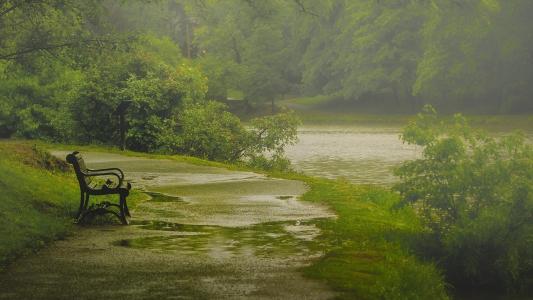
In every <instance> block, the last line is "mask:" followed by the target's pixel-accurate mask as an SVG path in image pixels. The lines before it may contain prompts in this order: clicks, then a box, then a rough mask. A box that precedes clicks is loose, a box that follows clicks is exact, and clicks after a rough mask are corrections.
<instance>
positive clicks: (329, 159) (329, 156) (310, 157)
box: [286, 126, 533, 185]
mask: <svg viewBox="0 0 533 300" xmlns="http://www.w3.org/2000/svg"><path fill="white" fill-rule="evenodd" d="M401 130H402V127H384V126H381V127H379V126H377V127H370V126H367V127H364V126H351V127H350V126H304V127H301V128H300V129H299V130H298V138H299V142H298V143H297V144H296V145H293V146H290V147H287V149H286V150H287V156H288V158H289V159H290V160H291V162H292V164H293V167H294V168H295V169H296V170H298V171H302V172H303V173H306V174H309V175H315V176H320V177H326V178H332V179H334V178H344V179H346V180H349V181H351V182H354V183H362V184H384V185H391V184H393V183H395V182H396V181H397V180H398V178H397V177H395V176H394V175H393V169H394V167H396V166H398V165H400V164H401V163H402V162H403V161H406V160H412V159H416V158H420V157H421V156H422V148H421V147H418V146H414V145H407V144H404V143H402V141H401V140H400V132H401ZM517 130H519V131H521V132H522V133H523V134H524V135H525V138H526V142H527V143H533V128H518V129H517ZM512 131H513V130H510V129H497V128H496V129H494V128H493V129H491V130H489V133H490V134H491V135H493V136H495V137H501V136H503V135H507V134H509V133H511V132H512Z"/></svg>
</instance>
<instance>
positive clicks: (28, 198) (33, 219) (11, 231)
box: [0, 142, 79, 267]
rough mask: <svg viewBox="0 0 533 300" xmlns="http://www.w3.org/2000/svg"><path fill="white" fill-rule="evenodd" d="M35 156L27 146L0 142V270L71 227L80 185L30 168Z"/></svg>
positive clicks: (35, 168) (62, 177)
mask: <svg viewBox="0 0 533 300" xmlns="http://www.w3.org/2000/svg"><path fill="white" fill-rule="evenodd" d="M32 155H33V153H32V151H31V148H30V147H28V146H20V145H16V144H13V143H8V142H1V143H0V187H1V190H2V193H0V215H1V216H2V217H1V218H0V236H1V237H2V239H0V267H1V266H5V265H6V264H7V263H8V262H10V261H11V260H12V259H14V258H15V257H17V256H19V255H21V254H23V253H25V252H28V251H31V250H36V249H39V248H40V247H42V246H43V245H44V244H45V243H47V242H50V241H52V240H54V239H58V238H62V237H64V236H65V235H66V234H67V233H68V232H69V230H70V228H71V225H70V224H71V223H72V222H71V221H70V220H69V217H70V216H72V214H73V212H74V210H75V207H76V205H77V203H76V201H77V200H78V197H79V192H78V190H77V186H76V185H75V183H74V182H73V181H72V180H71V178H68V177H66V176H65V175H64V174H60V173H57V172H56V173H53V172H51V171H47V170H45V169H42V168H37V167H36V166H35V165H34V166H30V165H31V164H32V162H31V161H30V160H29V159H28V158H29V157H31V156H32ZM23 160H26V162H27V163H26V164H24V163H23V162H22V161H23ZM28 164H30V165H28Z"/></svg>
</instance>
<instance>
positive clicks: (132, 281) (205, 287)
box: [0, 151, 334, 299]
mask: <svg viewBox="0 0 533 300" xmlns="http://www.w3.org/2000/svg"><path fill="white" fill-rule="evenodd" d="M54 154H55V155H57V156H59V157H64V156H65V155H66V152H59V151H58V152H55V153H54ZM82 154H83V155H84V157H85V160H86V162H87V164H88V166H89V167H91V168H103V167H109V166H113V167H119V168H122V169H123V170H124V171H125V173H126V177H127V178H130V179H132V181H133V184H134V186H135V187H137V188H142V189H143V190H144V191H145V192H146V195H147V198H148V199H147V200H146V201H143V202H141V203H140V204H139V205H137V207H136V208H135V210H134V211H132V214H133V217H134V218H133V220H132V224H131V226H104V227H101V226H100V227H98V226H88V227H84V228H81V229H80V230H79V231H78V232H77V233H76V236H73V237H71V238H69V239H67V240H65V241H59V242H56V243H55V244H54V245H52V246H51V247H50V248H48V249H45V250H44V251H42V252H41V253H39V254H38V255H36V256H34V257H29V258H27V259H24V260H21V261H19V262H18V263H17V264H16V266H13V267H12V268H11V269H10V270H9V271H8V273H9V274H10V276H9V277H6V276H4V277H0V299H12V298H35V297H37V298H43V297H39V295H41V296H42V295H46V296H44V298H53V299H57V298H64V299H72V298H78V299H80V298H81V299H83V298H85V299H91V298H102V297H107V298H124V297H127V298H129V299H141V298H142V299H152V298H153V299H166V298H169V299H170V298H172V299H175V298H178V299H183V298H185V299H191V298H194V299H197V298H216V299H220V298H228V299H235V298H284V299H303V298H305V299H325V298H331V297H333V296H334V293H332V292H331V291H330V290H328V288H327V287H326V286H324V285H323V284H322V283H319V282H316V281H312V280H310V279H307V278H304V277H303V276H302V275H301V274H300V273H299V272H298V269H299V268H301V267H303V266H306V265H308V264H310V263H311V261H312V260H314V259H317V258H318V257H320V256H321V255H323V253H322V251H323V250H322V249H324V247H323V244H322V241H320V230H319V229H318V227H316V226H315V223H316V222H319V221H320V220H321V219H323V218H329V217H334V216H333V215H332V214H331V213H330V212H329V211H328V210H327V209H325V208H324V207H321V206H318V205H314V204H310V203H305V202H301V201H299V200H298V199H297V198H298V196H299V195H301V194H302V193H304V192H305V190H306V187H305V185H304V184H303V183H301V182H299V181H290V180H280V179H272V178H268V177H265V176H263V175H260V174H255V173H251V172H234V171H228V170H224V169H220V168H213V167H205V166H194V165H190V164H187V163H181V162H174V161H168V160H149V159H144V158H135V157H126V156H120V155H115V154H101V153H82ZM102 284H104V285H105V286H106V288H103V286H102ZM6 287H9V288H6ZM107 287H110V288H107Z"/></svg>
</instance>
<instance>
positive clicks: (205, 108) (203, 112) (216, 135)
mask: <svg viewBox="0 0 533 300" xmlns="http://www.w3.org/2000/svg"><path fill="white" fill-rule="evenodd" d="M180 125H181V133H182V134H181V135H180V137H179V139H180V142H179V150H180V152H181V153H185V154H189V155H193V156H197V157H200V158H206V159H209V160H220V161H235V160H237V159H238V158H239V157H240V153H239V152H240V149H242V148H245V147H246V145H247V143H248V141H247V133H246V130H245V128H244V126H243V125H242V124H241V122H240V120H239V119H238V118H237V117H236V116H234V115H232V114H231V113H229V112H227V111H225V106H224V104H222V103H219V102H208V103H207V104H206V105H199V104H198V105H191V106H189V107H187V108H186V109H184V110H183V112H181V113H180Z"/></svg>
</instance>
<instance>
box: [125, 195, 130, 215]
mask: <svg viewBox="0 0 533 300" xmlns="http://www.w3.org/2000/svg"><path fill="white" fill-rule="evenodd" d="M124 212H125V213H126V216H128V217H130V218H131V214H130V209H129V208H128V203H127V202H126V198H124Z"/></svg>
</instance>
